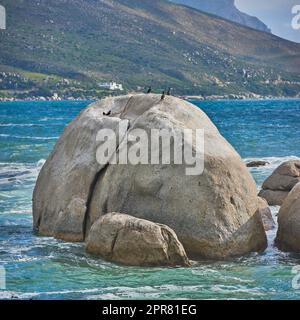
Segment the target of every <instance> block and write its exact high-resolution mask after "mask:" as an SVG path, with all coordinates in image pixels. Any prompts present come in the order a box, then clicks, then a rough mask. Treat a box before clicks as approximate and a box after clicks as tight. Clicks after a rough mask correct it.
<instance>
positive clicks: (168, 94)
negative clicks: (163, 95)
mask: <svg viewBox="0 0 300 320" xmlns="http://www.w3.org/2000/svg"><path fill="white" fill-rule="evenodd" d="M171 90H172V88H169V89H168V91H167V96H170V95H171Z"/></svg>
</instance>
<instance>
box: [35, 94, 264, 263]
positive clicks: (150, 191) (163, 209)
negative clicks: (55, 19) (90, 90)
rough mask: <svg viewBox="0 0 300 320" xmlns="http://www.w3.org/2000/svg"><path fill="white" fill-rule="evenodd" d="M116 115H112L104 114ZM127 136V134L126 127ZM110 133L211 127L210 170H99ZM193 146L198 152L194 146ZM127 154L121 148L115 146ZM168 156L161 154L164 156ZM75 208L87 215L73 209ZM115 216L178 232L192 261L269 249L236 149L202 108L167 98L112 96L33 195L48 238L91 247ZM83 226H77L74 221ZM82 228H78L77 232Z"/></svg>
mask: <svg viewBox="0 0 300 320" xmlns="http://www.w3.org/2000/svg"><path fill="white" fill-rule="evenodd" d="M108 112H109V115H110V116H109V117H107V116H104V115H103V113H105V114H107V113H108ZM120 125H121V126H123V127H126V128H127V132H125V133H119V131H118V128H119V126H120ZM104 128H106V129H107V128H108V129H111V130H113V131H114V132H115V133H116V134H117V135H119V141H122V139H123V138H124V135H125V134H127V133H128V134H130V135H131V137H136V131H135V129H144V130H145V131H146V132H147V134H148V136H150V131H151V129H166V130H167V131H169V132H171V133H174V132H183V130H184V129H193V130H195V129H204V144H205V150H204V172H203V173H200V174H197V175H186V167H187V164H186V163H183V164H181V165H180V164H174V160H173V159H171V164H169V165H166V164H156V165H150V164H147V165H146V164H137V165H133V164H128V165H119V164H114V165H112V164H108V163H106V164H101V165H100V164H98V163H97V161H96V152H97V147H98V143H97V142H96V135H97V133H98V131H99V130H100V129H104ZM190 147H191V148H192V149H193V150H194V151H195V148H196V147H195V144H194V142H193V144H192V145H190ZM115 150H116V154H118V153H119V145H117V146H116V147H115ZM159 155H160V157H161V150H160V154H159ZM73 203H79V204H80V205H79V209H78V210H77V209H76V212H74V211H75V209H74V210H73V211H72V209H70V208H73V205H72V204H73ZM108 212H122V213H127V214H130V215H132V216H135V217H137V218H142V219H146V220H149V221H152V222H154V223H160V224H164V225H167V226H168V227H170V228H172V229H173V230H174V231H175V232H176V234H177V236H178V239H179V240H180V241H181V243H182V244H183V246H184V248H185V250H186V252H187V253H188V255H189V256H190V257H195V258H197V257H205V258H217V259H219V258H226V257H229V256H236V255H243V254H246V253H249V252H253V251H261V250H264V249H265V247H266V245H267V240H266V234H265V231H264V227H263V223H262V219H261V216H260V214H259V212H258V199H257V195H256V186H255V182H254V180H253V178H252V177H251V175H250V173H249V172H248V170H247V168H246V166H245V164H244V163H243V161H242V159H241V158H240V156H239V155H238V154H237V153H236V151H235V150H234V149H233V147H232V146H231V145H230V144H229V143H228V142H227V141H226V140H225V139H224V138H223V137H222V136H221V135H220V133H219V131H218V130H217V128H216V127H215V126H214V125H213V124H212V122H211V121H210V120H209V118H208V117H207V116H206V115H205V113H204V112H202V111H201V110H200V109H199V108H197V107H196V106H194V105H192V104H191V103H188V102H186V101H183V100H180V99H177V98H174V97H171V96H167V97H165V99H164V100H163V101H162V100H161V96H160V95H155V94H149V95H143V94H141V95H134V96H121V97H114V98H107V99H104V100H101V101H100V102H96V103H93V104H92V105H91V106H89V107H88V108H87V109H85V110H83V111H82V112H81V114H80V115H79V116H78V117H77V118H76V119H75V120H74V121H73V122H72V123H71V124H70V125H68V126H67V127H66V129H65V131H64V133H63V135H62V136H61V138H60V139H59V141H58V142H57V144H56V146H55V148H54V150H53V152H52V154H51V155H50V157H49V158H48V160H47V162H46V164H45V165H44V167H43V168H42V170H41V172H40V175H39V178H38V180H37V184H36V187H35V190H34V195H33V217H34V228H35V230H36V231H37V232H38V233H39V234H40V235H47V236H58V237H59V238H60V239H64V240H71V241H74V240H76V241H83V240H85V239H86V238H87V236H88V235H89V233H90V229H91V226H92V225H93V224H94V222H95V221H97V220H98V219H99V218H100V217H101V216H103V215H104V214H106V213H108ZM74 220H75V221H74ZM73 228H74V230H73Z"/></svg>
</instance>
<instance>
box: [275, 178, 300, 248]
mask: <svg viewBox="0 0 300 320" xmlns="http://www.w3.org/2000/svg"><path fill="white" fill-rule="evenodd" d="M275 242H276V245H277V247H278V248H279V249H281V250H283V251H293V252H300V183H298V184H297V185H296V186H295V187H294V188H293V189H292V191H291V192H290V193H289V195H288V197H287V198H286V199H285V200H284V202H283V204H282V207H281V208H280V211H279V214H278V232H277V237H276V241H275Z"/></svg>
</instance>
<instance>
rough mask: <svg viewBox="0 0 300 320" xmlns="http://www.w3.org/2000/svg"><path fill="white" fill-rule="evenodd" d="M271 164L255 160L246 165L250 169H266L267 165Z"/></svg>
mask: <svg viewBox="0 0 300 320" xmlns="http://www.w3.org/2000/svg"><path fill="white" fill-rule="evenodd" d="M268 164H270V163H269V162H268V161H263V160H255V161H249V162H247V163H246V166H247V167H248V168H255V167H264V166H266V165H268Z"/></svg>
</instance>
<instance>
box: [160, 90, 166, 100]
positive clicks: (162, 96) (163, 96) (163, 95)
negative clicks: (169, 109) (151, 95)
mask: <svg viewBox="0 0 300 320" xmlns="http://www.w3.org/2000/svg"><path fill="white" fill-rule="evenodd" d="M165 97H166V94H165V91H163V92H162V95H161V98H160V100H164V99H165Z"/></svg>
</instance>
